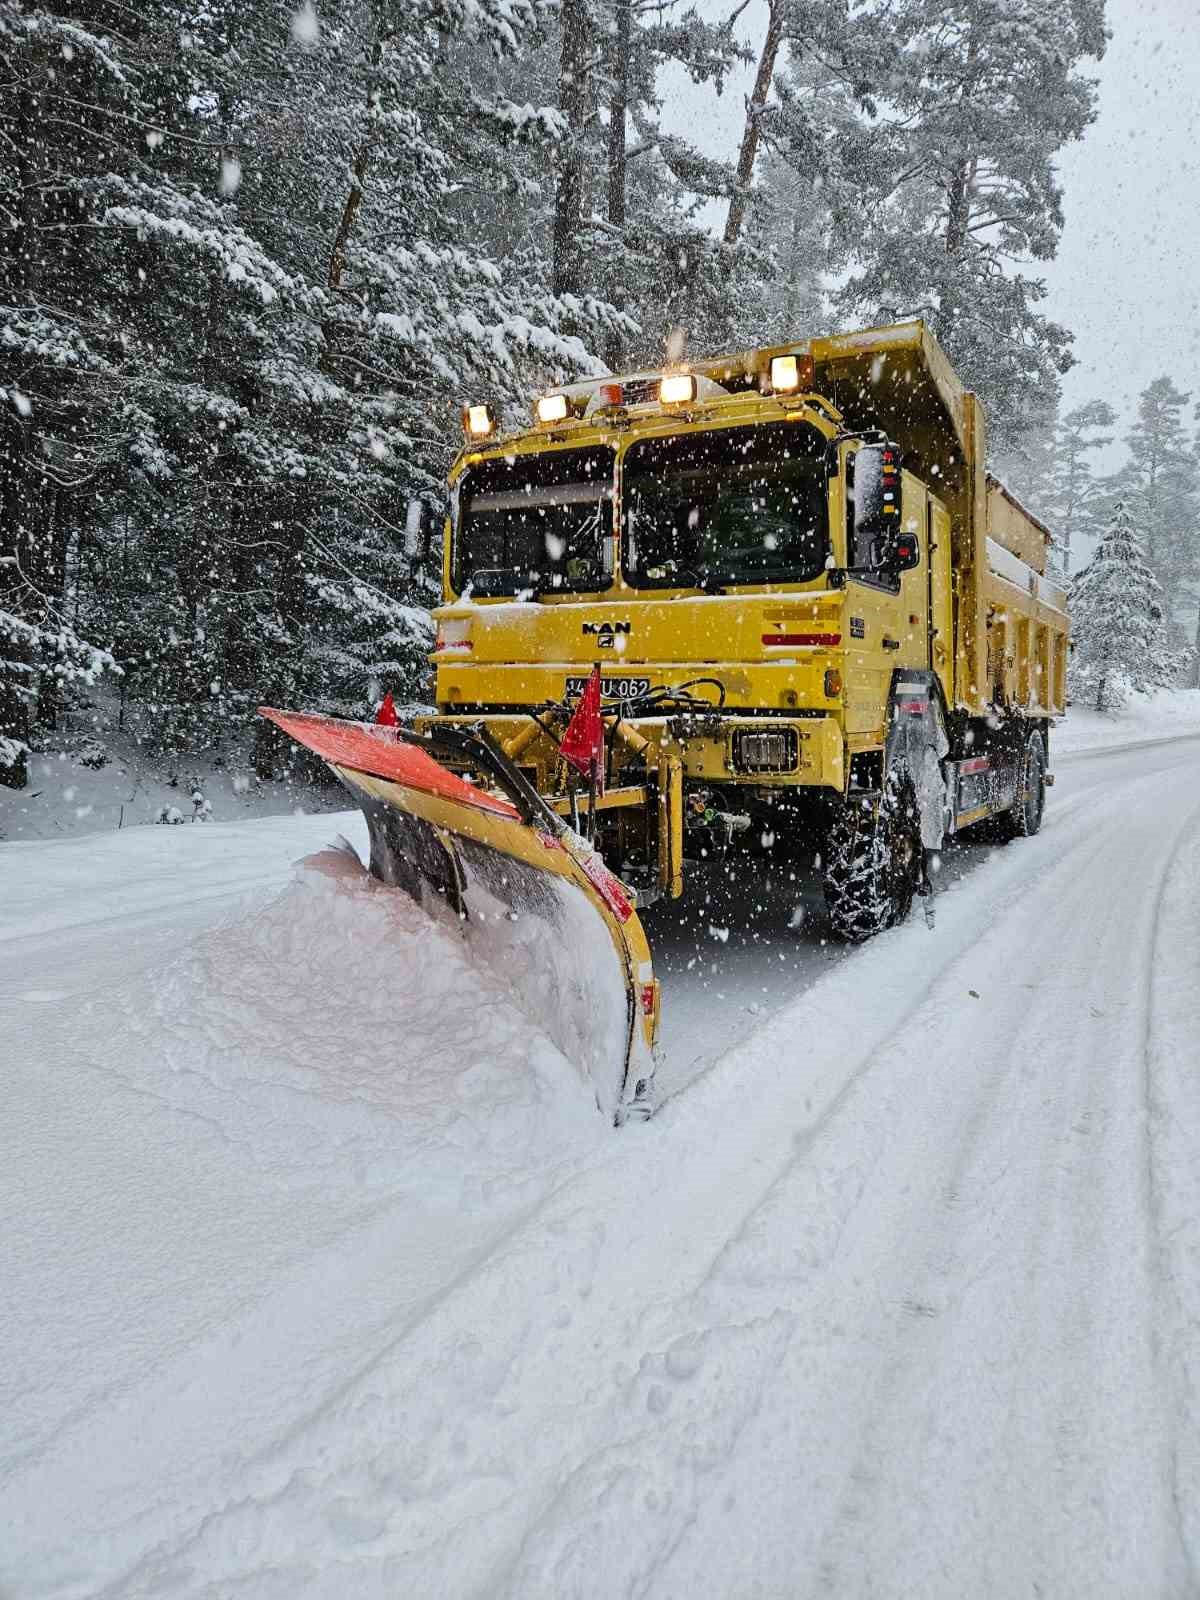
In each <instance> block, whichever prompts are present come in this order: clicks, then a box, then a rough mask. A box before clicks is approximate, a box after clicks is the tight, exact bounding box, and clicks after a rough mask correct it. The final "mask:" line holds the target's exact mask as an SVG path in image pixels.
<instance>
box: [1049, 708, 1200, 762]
mask: <svg viewBox="0 0 1200 1600" xmlns="http://www.w3.org/2000/svg"><path fill="white" fill-rule="evenodd" d="M1190 733H1200V690H1197V689H1158V690H1155V691H1154V693H1152V694H1138V695H1131V696H1130V699H1129V703H1128V704H1127V705H1125V706H1123V707H1122V708H1121V709H1120V710H1119V711H1111V712H1099V711H1091V710H1089V709H1088V708H1087V707H1085V706H1078V705H1076V706H1072V707H1071V711H1070V714H1069V715H1068V716H1067V717H1065V718H1064V719H1063V721H1062V722H1060V723H1059V724H1058V726H1057V727H1056V728H1055V730H1054V733H1053V734H1052V736H1051V740H1050V743H1051V755H1052V756H1053V757H1054V758H1057V755H1058V752H1059V751H1062V752H1063V753H1064V754H1065V753H1067V752H1070V751H1074V750H1098V749H1106V748H1108V747H1109V746H1111V745H1116V744H1135V743H1138V742H1140V741H1145V740H1149V739H1174V738H1177V737H1179V736H1180V735H1182V734H1190ZM1051 765H1053V761H1052V762H1051Z"/></svg>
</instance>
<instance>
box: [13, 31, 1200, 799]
mask: <svg viewBox="0 0 1200 1600" xmlns="http://www.w3.org/2000/svg"><path fill="white" fill-rule="evenodd" d="M741 9H742V8H735V7H734V6H733V5H732V4H731V5H730V8H729V11H728V13H726V14H720V13H719V12H718V11H716V10H714V9H713V8H712V7H711V6H710V7H707V8H706V10H705V14H704V17H703V18H701V16H700V15H699V14H698V13H697V12H696V11H695V10H694V9H686V8H685V5H684V4H683V0H675V3H674V4H666V5H663V4H658V3H655V4H643V3H637V0H563V3H562V4H551V3H545V0H427V3H422V4H416V5H405V4H398V3H394V0H348V3H341V0H328V3H324V4H322V5H320V6H319V7H315V6H314V5H312V4H305V5H303V6H301V7H300V8H299V9H296V8H295V6H294V4H289V3H286V0H284V3H269V4H263V3H259V0H236V3H234V0H212V3H206V4H202V5H201V4H190V3H187V0H183V3H178V4H176V3H162V0H151V3H148V4H146V5H143V6H139V7H138V8H137V9H136V10H132V9H130V8H128V7H126V6H124V5H122V4H117V3H115V0H89V3H81V4H78V5H64V6H59V7H54V8H51V7H45V6H38V5H27V4H21V5H16V4H13V3H11V0H5V3H4V4H3V5H2V6H0V55H2V58H3V59H2V67H3V82H4V89H3V93H2V94H0V205H2V206H3V211H4V218H3V228H2V229H0V292H2V294H3V313H2V319H0V396H2V401H0V405H2V411H0V416H2V419H3V429H2V432H0V495H2V496H3V508H4V510H3V518H2V521H0V641H2V643H3V668H2V670H0V782H6V783H8V784H10V785H17V786H20V785H21V784H22V783H23V782H24V781H25V777H26V770H27V768H26V760H25V752H26V748H27V747H28V746H29V745H30V743H31V742H32V743H33V744H34V745H35V746H36V744H37V741H38V740H39V738H42V737H43V736H45V735H46V734H47V733H48V732H50V731H51V730H53V728H54V726H55V724H56V721H60V720H61V719H62V717H63V714H64V712H65V711H70V709H71V708H72V706H74V705H76V704H77V703H78V702H79V696H80V693H81V687H82V686H86V684H87V683H88V682H90V681H92V680H95V679H96V678H97V677H98V676H99V675H101V674H104V675H106V676H107V680H108V683H109V686H110V689H111V692H112V694H113V695H114V696H117V697H119V712H120V718H121V722H122V725H123V726H125V727H126V728H128V729H130V730H132V732H133V733H134V734H135V735H136V736H137V737H138V738H140V739H142V740H144V741H145V742H146V743H147V744H148V745H149V746H150V747H152V748H156V749H159V750H162V751H164V752H168V753H172V752H182V751H199V750H204V749H208V748H211V747H212V746H214V745H216V744H218V743H219V742H221V741H223V740H227V739H230V738H238V739H241V740H242V742H243V743H245V741H246V740H247V739H248V738H250V737H254V738H255V739H256V741H257V743H256V748H255V751H254V755H255V762H256V766H257V769H258V772H259V774H260V775H261V776H264V777H269V776H271V775H272V774H274V773H275V772H277V770H278V768H279V763H280V761H281V759H282V752H281V750H280V749H279V748H278V746H277V744H276V742H275V740H276V736H275V735H274V734H273V731H272V730H271V729H270V728H269V727H268V726H266V725H264V724H260V725H259V726H258V729H257V733H256V734H253V735H252V733H251V729H252V721H253V707H254V706H255V705H257V704H258V703H260V702H261V701H263V700H268V701H273V702H275V703H277V704H304V705H307V706H310V707H314V708H317V709H324V710H328V711H333V712H337V713H341V714H350V715H361V714H363V713H364V712H366V711H367V710H368V709H369V707H370V705H371V704H372V702H373V700H374V699H375V698H376V697H377V695H378V693H379V691H380V688H381V687H390V688H391V689H393V691H394V692H395V693H396V696H397V699H398V700H401V701H404V700H409V701H414V700H420V699H421V698H422V696H423V695H424V694H425V692H426V680H425V667H424V652H425V649H426V648H427V644H428V640H429V622H428V617H427V607H428V605H429V604H430V603H431V602H432V599H433V597H434V592H435V591H434V575H433V574H432V573H431V572H430V571H428V570H422V569H421V568H420V567H414V566H413V565H412V564H411V563H410V562H409V560H408V559H407V558H406V557H405V555H404V549H403V537H402V529H403V524H404V515H405V506H406V503H407V501H408V499H409V498H410V497H411V496H413V495H423V496H427V497H429V498H430V500H432V501H434V502H436V501H437V500H438V499H439V497H440V494H441V488H440V485H441V482H442V479H443V476H444V473H445V470H446V468H447V465H448V463H449V461H450V460H451V458H452V456H453V453H454V451H455V449H456V446H457V441H458V437H459V434H458V408H459V405H460V403H461V402H462V401H463V400H464V399H466V398H472V399H478V398H486V399H490V400H492V401H493V402H495V403H497V404H499V405H500V406H501V407H504V408H506V409H508V410H509V411H510V412H511V411H521V410H523V409H525V408H527V406H528V404H529V401H530V398H531V396H532V395H533V394H534V393H536V392H537V391H538V389H539V388H541V387H543V386H544V385H545V384H547V383H548V382H551V381H556V380H559V379H562V378H565V377H569V376H572V375H577V374H580V373H587V372H596V371H601V370H603V369H604V368H605V367H606V366H607V367H614V368H615V367H619V366H620V367H626V368H628V367H631V366H636V365H638V364H646V363H658V362H661V360H662V359H663V356H664V352H665V351H666V350H667V349H668V346H669V347H670V349H671V350H672V352H673V353H675V354H679V353H680V352H681V351H682V352H686V353H691V354H701V353H710V352H714V351H716V350H719V349H721V348H730V347H734V348H737V347H741V346H743V345H748V344H763V343H766V342H769V341H771V340H773V339H783V338H787V337H793V336H797V335H801V334H805V333H810V332H815V331H825V330H828V329H833V328H838V327H848V326H855V325H860V324H865V323H870V322H876V321H885V320H893V319H898V318H904V317H909V316H915V315H920V316H923V317H926V318H927V319H928V320H929V322H930V324H931V326H932V327H933V329H934V330H935V332H936V333H937V335H938V337H939V339H941V341H942V342H943V344H944V345H945V347H946V348H947V350H948V351H949V353H950V355H951V357H952V359H953V360H954V362H955V364H956V366H957V367H958V368H959V370H960V371H961V372H962V374H963V376H964V377H965V379H966V380H967V381H968V383H969V384H971V385H972V386H974V387H975V388H976V389H977V390H978V391H979V392H980V393H981V394H982V395H983V397H984V399H985V401H986V403H987V406H988V412H989V419H990V429H991V441H992V446H993V454H994V456H995V458H996V460H997V461H998V463H999V464H1000V466H1001V467H1002V469H1003V470H1004V471H1005V473H1006V475H1008V476H1009V477H1010V478H1011V479H1012V480H1013V482H1014V485H1015V487H1016V488H1017V490H1018V492H1019V493H1021V494H1022V496H1023V498H1025V499H1026V500H1027V502H1028V503H1029V504H1030V505H1031V507H1032V508H1033V509H1034V510H1036V511H1040V512H1041V513H1042V514H1043V515H1044V516H1045V517H1046V519H1047V520H1048V521H1049V522H1050V523H1051V525H1052V526H1053V527H1054V528H1055V530H1056V531H1059V532H1060V538H1061V543H1060V547H1059V558H1060V564H1061V565H1062V566H1063V567H1065V568H1068V569H1071V570H1075V569H1078V567H1080V566H1081V565H1082V564H1083V563H1084V561H1085V560H1086V559H1087V556H1088V555H1089V553H1090V549H1091V542H1092V540H1093V539H1094V537H1095V536H1096V534H1097V533H1098V532H1099V531H1101V530H1102V529H1103V528H1104V527H1105V526H1106V525H1107V520H1108V517H1109V511H1110V509H1111V506H1112V505H1113V504H1114V503H1115V501H1116V499H1117V498H1120V499H1121V500H1122V501H1123V502H1124V504H1125V505H1126V506H1127V507H1128V508H1129V509H1130V513H1131V515H1132V516H1133V518H1134V521H1135V524H1136V525H1137V527H1138V529H1139V531H1140V534H1141V537H1142V539H1143V541H1144V543H1145V547H1146V553H1147V556H1148V559H1149V561H1150V564H1151V566H1152V567H1153V569H1154V570H1155V572H1156V573H1157V574H1158V576H1159V579H1160V581H1161V582H1162V583H1163V584H1164V587H1165V588H1166V589H1167V591H1168V592H1169V593H1170V595H1171V596H1172V597H1173V598H1172V608H1171V622H1172V626H1173V628H1174V630H1175V637H1174V641H1173V642H1174V644H1175V645H1176V646H1177V647H1178V648H1179V649H1182V648H1183V647H1184V646H1185V645H1186V644H1187V643H1188V642H1190V641H1191V639H1192V638H1193V637H1194V634H1195V627H1196V612H1197V608H1198V604H1200V542H1198V541H1197V536H1196V526H1197V523H1196V505H1197V482H1198V477H1197V474H1198V473H1200V467H1198V465H1197V456H1196V452H1195V440H1194V437H1193V433H1192V415H1191V411H1190V401H1189V400H1188V398H1187V396H1186V395H1184V394H1183V393H1182V392H1180V391H1179V390H1178V389H1176V388H1175V387H1174V384H1173V382H1172V381H1171V380H1170V379H1168V378H1166V377H1164V378H1162V379H1160V380H1158V381H1157V382H1156V383H1154V384H1152V385H1151V386H1150V387H1149V388H1148V389H1147V390H1146V392H1145V394H1144V395H1143V396H1142V399H1141V403H1140V405H1139V409H1138V412H1137V415H1136V416H1129V417H1117V416H1116V415H1115V414H1114V413H1113V411H1112V409H1111V407H1110V406H1109V404H1108V402H1107V401H1106V400H1103V399H1096V400H1094V401H1092V402H1090V403H1087V404H1083V405H1074V406H1069V407H1066V408H1065V409H1063V408H1060V405H1059V380H1060V377H1061V376H1062V374H1063V373H1064V372H1065V371H1066V370H1067V369H1068V367H1069V365H1070V363H1071V360H1072V356H1071V342H1072V341H1071V333H1070V330H1069V329H1068V328H1066V327H1063V326H1059V325H1058V324H1057V323H1056V322H1054V321H1053V320H1051V319H1050V318H1049V317H1048V316H1047V315H1046V314H1045V311H1044V307H1043V300H1044V294H1045V291H1044V287H1043V284H1042V281H1041V279H1040V278H1039V263H1041V262H1044V261H1045V260H1047V259H1048V258H1050V257H1052V256H1053V254H1054V252H1055V249H1056V245H1057V241H1058V238H1059V234H1060V231H1061V227H1062V223H1063V211H1062V196H1061V194H1060V190H1059V186H1058V180H1057V177H1056V170H1055V162H1056V158H1057V157H1058V156H1059V154H1060V153H1061V152H1062V150H1063V149H1064V148H1065V147H1067V146H1068V145H1069V144H1070V143H1071V142H1072V141H1076V140H1078V139H1080V138H1081V137H1082V136H1083V135H1084V133H1085V131H1086V129H1087V128H1088V125H1089V123H1090V121H1091V120H1092V118H1093V117H1094V114H1095V109H1096V93H1095V86H1094V82H1093V79H1092V76H1091V73H1092V72H1093V71H1094V68H1095V63H1096V61H1097V59H1098V58H1099V57H1100V56H1101V55H1102V54H1103V52H1104V49H1105V43H1106V38H1105V31H1104V17H1103V4H1102V0H1073V3H1072V4H1070V5H1063V4H1061V3H1059V0H1029V3H1026V4H1023V5H1021V6H1019V7H1014V6H1012V5H1010V4H1007V3H1004V0H949V3H946V0H937V3H934V0H902V3H899V4H897V3H894V0H886V3H885V0H866V3H862V4H857V3H856V4H853V5H851V4H850V0H773V4H772V5H771V6H770V8H769V12H768V15H767V18H766V25H765V27H764V28H763V29H762V31H761V37H758V38H757V39H755V40H753V41H750V40H749V39H748V36H747V35H746V34H745V32H744V31H739V28H738V26H737V24H738V21H739V19H740V15H741ZM667 69H670V70H673V71H675V72H679V71H683V72H685V73H686V74H687V75H689V76H690V79H691V81H692V83H693V89H692V104H693V106H694V108H695V117H694V121H695V123H696V124H697V125H699V124H700V123H702V122H703V120H704V107H705V105H706V104H709V103H711V99H712V97H714V96H718V95H721V94H722V93H724V94H729V93H731V92H732V91H731V90H730V89H729V75H730V73H731V72H732V71H734V69H739V70H741V71H742V73H743V76H746V78H747V81H748V82H752V84H753V89H752V92H751V94H750V95H749V96H748V97H747V102H746V105H745V117H744V121H743V123H742V131H741V137H740V139H737V140H735V141H733V143H732V145H731V148H730V149H728V151H726V152H725V153H724V155H723V157H722V158H714V157H713V156H712V155H711V154H710V153H708V152H706V151H705V150H703V149H701V148H700V147H699V146H698V145H694V144H693V143H690V142H689V139H688V137H687V134H688V129H687V128H686V127H685V128H683V129H681V128H680V127H679V126H677V123H678V121H679V119H678V118H675V119H672V118H670V117H668V116H667V115H666V114H665V111H664V106H663V104H662V99H661V89H660V83H661V79H662V77H663V74H664V71H665V70H667ZM747 75H748V76H747ZM1177 376H1180V377H1181V378H1182V377H1183V375H1177ZM1126 443H1127V444H1128V459H1127V460H1126V459H1125V455H1126V452H1125V448H1124V447H1125V445H1126Z"/></svg>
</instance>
